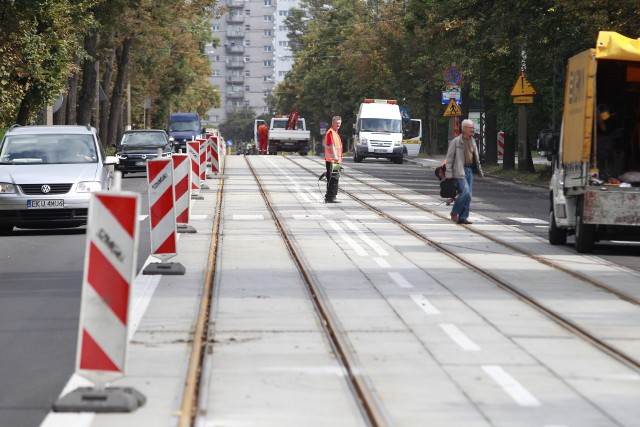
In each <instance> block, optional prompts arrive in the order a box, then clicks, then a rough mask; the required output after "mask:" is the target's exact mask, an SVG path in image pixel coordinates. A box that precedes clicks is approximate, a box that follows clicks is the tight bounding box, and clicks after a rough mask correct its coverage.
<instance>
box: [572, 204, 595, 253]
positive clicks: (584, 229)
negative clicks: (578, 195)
mask: <svg viewBox="0 0 640 427" xmlns="http://www.w3.org/2000/svg"><path fill="white" fill-rule="evenodd" d="M578 209H579V210H578V212H577V213H576V251H578V252H579V253H590V252H593V246H594V245H595V242H596V228H595V226H594V225H593V224H585V223H584V220H583V214H582V203H579V206H578Z"/></svg>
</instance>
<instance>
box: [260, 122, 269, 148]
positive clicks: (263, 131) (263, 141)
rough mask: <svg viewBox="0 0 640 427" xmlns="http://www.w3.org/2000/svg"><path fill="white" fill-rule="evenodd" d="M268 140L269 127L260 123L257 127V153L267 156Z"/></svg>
mask: <svg viewBox="0 0 640 427" xmlns="http://www.w3.org/2000/svg"><path fill="white" fill-rule="evenodd" d="M268 140H269V126H267V125H266V124H264V123H262V124H261V125H260V126H258V153H259V154H267V143H268Z"/></svg>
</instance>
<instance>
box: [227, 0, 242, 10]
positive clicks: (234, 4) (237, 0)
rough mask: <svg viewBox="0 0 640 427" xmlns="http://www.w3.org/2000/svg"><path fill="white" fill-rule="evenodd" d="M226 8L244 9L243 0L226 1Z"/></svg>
mask: <svg viewBox="0 0 640 427" xmlns="http://www.w3.org/2000/svg"><path fill="white" fill-rule="evenodd" d="M227 7H229V8H233V9H239V8H242V9H244V0H227Z"/></svg>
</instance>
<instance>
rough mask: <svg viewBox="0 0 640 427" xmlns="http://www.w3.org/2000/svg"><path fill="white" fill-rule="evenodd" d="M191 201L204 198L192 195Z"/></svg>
mask: <svg viewBox="0 0 640 427" xmlns="http://www.w3.org/2000/svg"><path fill="white" fill-rule="evenodd" d="M191 200H204V197H203V196H200V195H195V194H192V195H191Z"/></svg>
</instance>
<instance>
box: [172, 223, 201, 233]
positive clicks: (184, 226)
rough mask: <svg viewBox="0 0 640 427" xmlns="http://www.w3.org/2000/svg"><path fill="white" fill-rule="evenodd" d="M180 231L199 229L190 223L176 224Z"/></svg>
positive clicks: (193, 231)
mask: <svg viewBox="0 0 640 427" xmlns="http://www.w3.org/2000/svg"><path fill="white" fill-rule="evenodd" d="M176 231H177V232H178V233H197V232H198V231H197V230H196V229H195V228H194V227H192V226H191V225H189V224H176Z"/></svg>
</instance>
